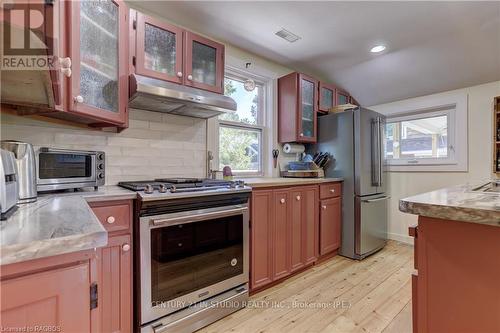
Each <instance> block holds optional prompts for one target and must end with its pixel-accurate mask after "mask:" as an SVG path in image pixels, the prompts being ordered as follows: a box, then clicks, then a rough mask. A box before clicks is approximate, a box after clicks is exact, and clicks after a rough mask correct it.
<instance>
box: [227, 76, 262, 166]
mask: <svg viewBox="0 0 500 333" xmlns="http://www.w3.org/2000/svg"><path fill="white" fill-rule="evenodd" d="M236 90H237V88H236V87H234V86H233V84H232V81H231V80H227V79H226V80H225V81H224V94H225V95H226V96H231V95H233V94H234V93H235V92H236ZM257 103H258V95H256V96H255V98H254V99H253V101H252V106H251V110H250V111H251V114H252V118H253V119H247V118H243V119H240V116H239V115H238V114H237V113H236V112H235V113H232V114H224V115H223V116H220V119H223V120H228V121H234V122H244V123H250V124H254V123H255V119H257ZM219 131H220V133H219V168H220V169H222V168H223V167H224V166H226V165H228V166H230V167H231V169H232V170H233V171H250V170H257V169H258V165H257V164H258V157H257V156H255V154H254V153H253V150H252V149H251V145H252V144H257V143H258V140H259V138H258V133H257V132H254V131H249V130H243V129H237V128H232V127H224V126H221V127H220V129H219Z"/></svg>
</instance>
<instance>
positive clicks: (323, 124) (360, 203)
mask: <svg viewBox="0 0 500 333" xmlns="http://www.w3.org/2000/svg"><path fill="white" fill-rule="evenodd" d="M384 133H385V117H384V116H383V115H381V114H379V113H377V112H375V111H371V110H368V109H364V108H356V109H353V110H350V111H345V112H341V113H331V114H328V115H325V116H321V117H319V120H318V143H317V144H315V145H313V146H312V147H310V151H311V152H315V151H323V152H330V153H332V154H333V156H334V159H335V160H334V162H333V163H331V164H330V166H329V168H328V169H327V170H326V174H325V175H326V177H342V178H344V183H343V200H342V246H341V249H340V254H341V255H343V256H346V257H349V258H353V259H363V258H364V257H366V256H369V255H370V254H372V253H374V252H376V251H378V250H380V249H382V248H383V247H384V245H385V244H386V240H387V213H388V199H389V196H388V194H387V193H386V176H385V172H384V142H385V134H384Z"/></svg>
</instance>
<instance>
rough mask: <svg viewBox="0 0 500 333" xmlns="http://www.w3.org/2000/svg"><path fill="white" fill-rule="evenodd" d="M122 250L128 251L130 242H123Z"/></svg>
mask: <svg viewBox="0 0 500 333" xmlns="http://www.w3.org/2000/svg"><path fill="white" fill-rule="evenodd" d="M122 250H123V252H128V251H129V250H130V244H126V243H125V244H123V246H122Z"/></svg>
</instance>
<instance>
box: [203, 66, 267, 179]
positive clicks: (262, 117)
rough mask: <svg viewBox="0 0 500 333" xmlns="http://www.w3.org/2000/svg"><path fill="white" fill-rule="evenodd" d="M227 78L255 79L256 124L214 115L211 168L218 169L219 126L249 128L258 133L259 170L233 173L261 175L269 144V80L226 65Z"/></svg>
mask: <svg viewBox="0 0 500 333" xmlns="http://www.w3.org/2000/svg"><path fill="white" fill-rule="evenodd" d="M226 78H229V79H232V80H236V81H240V82H244V80H245V79H252V80H254V81H255V85H256V86H258V87H259V89H260V90H259V107H258V109H257V124H248V123H244V122H237V121H230V120H223V119H219V117H215V118H214V119H215V124H214V125H215V131H214V132H215V138H214V140H215V142H214V144H215V149H214V159H213V166H212V167H213V168H215V169H216V170H218V169H219V164H220V163H219V162H220V161H219V153H220V150H219V149H220V147H219V142H220V141H219V140H220V127H226V128H235V129H242V130H245V129H246V130H251V131H256V132H259V133H260V146H259V171H257V172H251V171H248V172H247V171H236V172H235V171H234V170H233V175H235V176H237V177H262V176H264V175H265V174H266V170H265V166H266V165H267V164H266V163H267V162H268V161H267V158H266V156H267V155H268V154H267V153H266V152H267V151H268V145H269V130H268V126H266V125H267V124H268V116H269V115H268V113H269V112H267V110H269V88H270V87H269V86H270V84H269V80H267V79H266V78H263V77H261V76H257V75H255V74H252V73H249V72H246V71H242V70H240V69H236V68H233V67H228V66H226V71H225V73H224V79H226Z"/></svg>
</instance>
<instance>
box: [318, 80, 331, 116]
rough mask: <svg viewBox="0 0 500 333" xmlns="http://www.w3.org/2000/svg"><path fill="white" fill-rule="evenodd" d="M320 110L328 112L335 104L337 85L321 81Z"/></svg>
mask: <svg viewBox="0 0 500 333" xmlns="http://www.w3.org/2000/svg"><path fill="white" fill-rule="evenodd" d="M318 98H319V112H322V113H328V112H330V110H331V109H332V107H334V106H335V87H334V86H332V85H329V84H326V83H324V82H320V83H319V96H318Z"/></svg>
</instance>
